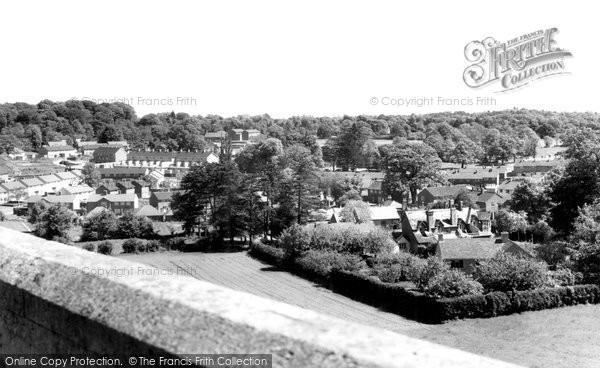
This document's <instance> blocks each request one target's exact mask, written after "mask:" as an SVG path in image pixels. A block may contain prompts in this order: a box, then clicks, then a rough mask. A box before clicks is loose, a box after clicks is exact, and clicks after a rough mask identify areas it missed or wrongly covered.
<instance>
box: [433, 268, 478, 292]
mask: <svg viewBox="0 0 600 368" xmlns="http://www.w3.org/2000/svg"><path fill="white" fill-rule="evenodd" d="M425 294H427V295H429V296H433V297H435V298H454V297H457V296H463V295H481V294H483V286H481V284H480V283H479V282H477V281H475V280H473V279H472V278H471V277H469V276H467V275H465V274H464V273H463V272H461V271H458V270H448V271H444V272H441V273H439V274H437V275H436V276H434V277H432V278H431V279H430V280H429V283H428V284H427V289H426V290H425Z"/></svg>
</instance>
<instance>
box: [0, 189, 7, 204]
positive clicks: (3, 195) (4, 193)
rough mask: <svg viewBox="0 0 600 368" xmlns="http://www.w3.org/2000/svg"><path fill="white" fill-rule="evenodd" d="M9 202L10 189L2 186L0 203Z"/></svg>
mask: <svg viewBox="0 0 600 368" xmlns="http://www.w3.org/2000/svg"><path fill="white" fill-rule="evenodd" d="M6 202H8V191H7V190H6V189H4V188H3V187H1V186H0V203H2V204H4V203H6Z"/></svg>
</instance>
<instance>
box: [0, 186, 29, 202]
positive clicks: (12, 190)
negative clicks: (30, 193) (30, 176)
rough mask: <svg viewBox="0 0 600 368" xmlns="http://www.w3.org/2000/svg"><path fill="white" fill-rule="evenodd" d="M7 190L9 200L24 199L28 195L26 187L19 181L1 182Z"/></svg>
mask: <svg viewBox="0 0 600 368" xmlns="http://www.w3.org/2000/svg"><path fill="white" fill-rule="evenodd" d="M0 187H2V188H4V189H5V190H6V193H7V194H6V196H7V202H12V201H17V202H18V201H22V200H23V199H25V197H26V196H27V191H26V187H25V186H24V185H23V184H21V183H20V182H18V181H10V182H6V183H2V184H0Z"/></svg>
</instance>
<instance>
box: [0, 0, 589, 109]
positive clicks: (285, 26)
mask: <svg viewBox="0 0 600 368" xmlns="http://www.w3.org/2000/svg"><path fill="white" fill-rule="evenodd" d="M594 5H595V4H593V2H587V3H584V2H578V1H572V2H569V3H568V4H567V3H565V2H559V1H527V2H524V1H509V0H507V1H503V2H501V3H498V2H482V1H453V2H449V1H418V2H417V1H410V2H409V1H360V2H359V1H348V0H345V1H323V0H321V1H247V0H246V1H205V2H201V1H177V0H175V1H148V0H146V1H135V0H129V1H112V0H104V1H85V2H83V1H27V0H25V1H18V2H17V1H14V2H2V3H0V14H3V17H2V22H0V40H1V41H0V45H2V50H3V51H4V52H3V53H2V56H1V57H0V103H4V102H28V103H37V102H39V101H40V100H43V99H50V100H54V101H64V100H68V99H71V98H76V99H91V100H95V101H98V102H102V101H110V100H121V101H123V102H126V103H129V104H130V105H132V106H133V107H134V108H135V110H136V112H137V114H138V116H143V115H144V114H147V113H154V112H170V111H175V112H187V113H190V114H200V115H207V114H218V115H222V116H235V115H242V114H244V115H245V114H248V115H257V114H264V113H268V114H269V115H271V116H272V117H276V118H284V117H289V116H294V115H313V116H341V115H344V114H348V115H358V114H367V115H379V114H411V113H415V114H419V113H428V112H435V111H470V112H475V111H487V110H500V109H509V108H514V107H516V108H531V109H545V110H555V111H598V110H599V109H598V108H597V103H596V100H597V97H596V93H595V92H596V90H597V87H598V85H599V83H598V82H600V75H599V74H598V72H597V61H598V60H599V56H600V51H599V50H600V48H598V47H597V46H596V44H597V39H598V36H599V35H600V34H599V33H598V32H597V31H595V28H594V24H595V20H596V19H595V17H596V12H595V10H596V9H595V7H594ZM551 27H556V28H558V30H559V32H558V33H557V35H556V37H555V39H556V42H557V44H558V46H559V47H561V48H563V49H566V50H568V51H570V52H571V53H572V54H573V56H572V57H570V58H566V59H565V60H564V63H565V70H566V71H568V72H569V73H568V74H565V75H560V76H554V77H550V78H544V79H542V80H538V81H535V82H533V83H531V84H529V85H527V86H525V87H522V88H519V89H517V90H514V91H510V92H503V93H498V92H497V90H498V87H499V85H498V84H496V85H494V86H488V87H483V88H481V89H472V88H470V87H468V86H467V85H466V84H465V83H464V81H463V71H464V70H465V68H466V67H468V66H469V65H470V63H469V62H468V61H467V60H466V59H465V56H464V48H465V45H466V44H467V43H469V42H471V41H473V40H482V39H484V38H486V37H490V36H491V37H494V38H495V39H497V40H499V41H502V42H504V41H507V40H509V39H513V38H515V37H518V36H520V35H523V34H527V33H530V32H533V31H536V30H539V29H546V28H551ZM478 98H479V99H480V100H477V99H478ZM486 98H487V99H486ZM490 98H491V99H490ZM411 99H413V102H418V101H422V102H424V101H425V99H428V100H427V101H429V102H430V103H427V104H423V105H422V106H419V105H415V104H414V103H411V104H410V105H408V101H411ZM414 99H421V100H414ZM457 100H458V101H457ZM396 101H397V102H396ZM399 101H403V103H402V104H401V105H400V103H399ZM432 101H433V102H432ZM469 101H470V103H469ZM393 103H395V105H393Z"/></svg>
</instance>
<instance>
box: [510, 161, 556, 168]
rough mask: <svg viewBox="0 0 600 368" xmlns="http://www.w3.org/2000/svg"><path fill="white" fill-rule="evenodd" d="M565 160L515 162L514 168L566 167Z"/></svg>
mask: <svg viewBox="0 0 600 368" xmlns="http://www.w3.org/2000/svg"><path fill="white" fill-rule="evenodd" d="M566 163H567V162H566V161H565V160H548V161H523V162H517V163H516V164H515V168H517V167H557V166H564V165H566Z"/></svg>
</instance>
